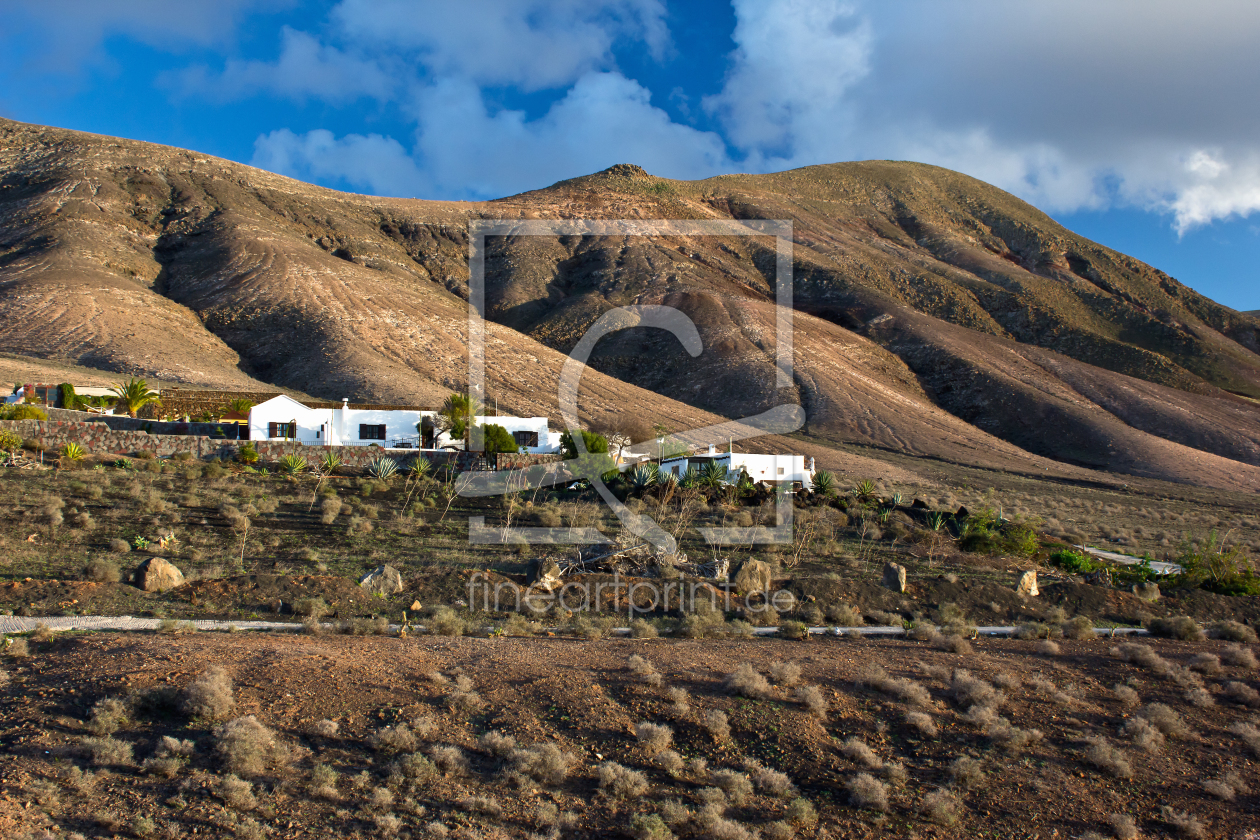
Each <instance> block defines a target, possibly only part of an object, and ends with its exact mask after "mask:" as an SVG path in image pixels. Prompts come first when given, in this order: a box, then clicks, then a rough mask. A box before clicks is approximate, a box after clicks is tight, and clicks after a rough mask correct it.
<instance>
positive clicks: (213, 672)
mask: <svg viewBox="0 0 1260 840" xmlns="http://www.w3.org/2000/svg"><path fill="white" fill-rule="evenodd" d="M182 705H183V709H184V711H185V712H186V713H187V714H188V715H189V716H191V717H193V718H195V719H198V720H206V721H216V720H224V719H225V718H227V717H229V716H230V715H231V714H232V712H233V711H234V710H235V709H236V700H235V698H234V697H233V696H232V679H231V678H230V677H229V676H228V675H227V672H226V671H224V670H223V669H222V668H220V667H219V666H217V665H215V666H212V667H211V668H209V669H207V670H206V672H205V673H204V674H202V676H201V678H200V679H198V680H196V681H195V682H193V683H192V684H190V685H189V686H188V687H187V688H186V689H184V697H183V703H182Z"/></svg>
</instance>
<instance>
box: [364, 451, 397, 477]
mask: <svg viewBox="0 0 1260 840" xmlns="http://www.w3.org/2000/svg"><path fill="white" fill-rule="evenodd" d="M397 472H398V462H397V461H395V460H394V459H393V458H387V457H385V456H384V455H381V456H379V457H377V458H373V459H372V462H371V463H370V464H368V474H369V475H371V476H372V477H373V478H379V479H380V480H381V481H389V480H390V479H391V478H393V477H394V474H395V473H397Z"/></svg>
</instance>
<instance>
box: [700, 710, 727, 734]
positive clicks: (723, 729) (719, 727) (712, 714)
mask: <svg viewBox="0 0 1260 840" xmlns="http://www.w3.org/2000/svg"><path fill="white" fill-rule="evenodd" d="M704 728H705V729H707V730H709V734H710V735H712V736H713V737H714V738H715V739H716V740H718V741H725V740H727V739H729V738H730V737H731V725H730V722H729V721H727V719H726V712H723V711H721V710H720V709H709V711H707V712H705V713H704Z"/></svg>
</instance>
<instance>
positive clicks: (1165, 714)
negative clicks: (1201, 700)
mask: <svg viewBox="0 0 1260 840" xmlns="http://www.w3.org/2000/svg"><path fill="white" fill-rule="evenodd" d="M1138 716H1139V717H1143V718H1145V719H1146V720H1149V721H1150V722H1151V723H1152V724H1153V725H1154V726H1155V728H1157V729H1158V730H1159V731H1160V732H1163V733H1164V734H1165V735H1167V736H1168V737H1169V738H1184V737H1186V736H1187V735H1189V734H1190V729H1189V727H1187V726H1186V722H1185V721H1184V720H1182V719H1181V715H1179V714H1177V713H1176V712H1175V711H1173V709H1172V708H1171V707H1170V706H1166V705H1164V704H1163V703H1148V704H1146V705H1145V706H1143V707H1142V710H1141V711H1139V712H1138Z"/></svg>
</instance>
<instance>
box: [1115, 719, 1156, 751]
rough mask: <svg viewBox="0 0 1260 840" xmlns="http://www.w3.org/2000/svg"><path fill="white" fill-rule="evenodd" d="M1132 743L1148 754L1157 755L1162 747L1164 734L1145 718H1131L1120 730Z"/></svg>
mask: <svg viewBox="0 0 1260 840" xmlns="http://www.w3.org/2000/svg"><path fill="white" fill-rule="evenodd" d="M1122 731H1123V732H1124V734H1125V735H1126V736H1128V737H1129V738H1131V739H1132V740H1133V743H1134V744H1135V745H1136V746H1137V747H1138V748H1139V749H1142V750H1145V751H1146V752H1148V753H1157V752H1159V751H1160V750H1161V749H1163V746H1164V733H1163V732H1160V731H1159V730H1158V729H1156V728H1155V727H1154V726H1152V725H1151V723H1150V721H1148V720H1146V718H1140V717H1139V718H1131V719H1129V720H1127V721H1125V722H1124V728H1123V730H1122Z"/></svg>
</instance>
